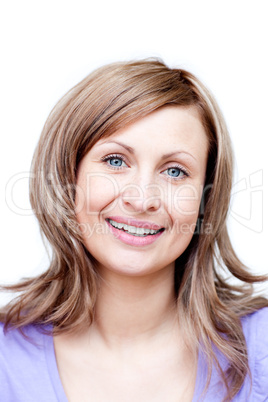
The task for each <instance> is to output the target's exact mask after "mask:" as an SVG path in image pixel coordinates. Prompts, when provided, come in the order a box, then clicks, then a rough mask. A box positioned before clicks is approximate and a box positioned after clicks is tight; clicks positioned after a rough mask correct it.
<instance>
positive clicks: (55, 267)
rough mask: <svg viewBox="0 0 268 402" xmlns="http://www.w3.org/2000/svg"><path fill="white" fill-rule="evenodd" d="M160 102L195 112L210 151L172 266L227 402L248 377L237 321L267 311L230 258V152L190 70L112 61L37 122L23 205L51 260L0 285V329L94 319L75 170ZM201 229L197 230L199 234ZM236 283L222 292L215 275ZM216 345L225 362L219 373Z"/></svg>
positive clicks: (92, 275)
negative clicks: (187, 235)
mask: <svg viewBox="0 0 268 402" xmlns="http://www.w3.org/2000/svg"><path fill="white" fill-rule="evenodd" d="M165 105H177V106H182V107H185V106H195V107H196V108H197V109H198V110H199V114H200V117H201V120H202V123H203V125H204V128H205V130H206V133H207V136H208V139H209V144H210V149H209V157H208V164H207V172H206V183H205V192H204V198H203V201H202V203H201V204H202V206H203V208H202V209H203V210H201V209H200V217H199V222H198V224H200V226H199V230H198V231H197V233H196V234H195V235H194V236H193V238H192V241H191V243H190V245H189V246H188V248H187V249H186V251H185V252H184V253H183V255H182V256H181V257H180V258H178V260H177V261H176V268H175V289H176V293H177V306H178V316H179V319H180V322H181V323H182V324H183V326H184V328H185V332H186V333H187V334H188V337H189V336H190V335H191V337H190V339H191V341H192V345H194V346H193V347H196V346H199V347H202V348H203V350H204V351H205V352H206V355H207V356H208V366H209V375H208V382H209V379H210V374H211V369H212V364H213V361H214V363H215V364H216V367H217V369H218V370H219V371H220V373H221V377H222V380H223V382H224V384H225V386H226V390H227V394H226V395H227V396H226V399H227V400H228V399H231V398H233V397H234V395H235V394H236V393H237V392H238V391H239V389H240V388H241V386H242V383H243V381H244V379H245V377H246V375H247V374H248V370H249V369H248V357H247V348H246V343H245V338H244V335H243V331H242V327H241V323H240V319H239V318H240V317H241V316H243V315H245V314H247V313H250V312H253V311H256V310H258V309H259V308H261V307H263V306H267V305H268V303H267V300H266V299H265V298H262V297H254V296H253V288H252V283H254V282H258V281H263V280H265V279H266V278H264V277H262V276H253V275H252V274H250V273H249V271H248V270H247V269H246V267H245V266H243V264H242V263H241V262H240V261H239V259H238V258H237V256H236V254H235V252H234V250H233V248H232V245H231V242H230V240H229V236H228V232H227V228H226V217H227V213H228V206H229V201H230V192H231V188H232V170H233V165H232V164H233V162H232V150H231V145H230V139H229V135H228V132H227V128H226V125H225V122H224V119H223V117H222V115H221V112H220V110H219V108H218V106H217V103H216V101H215V100H214V98H213V97H212V95H211V94H210V93H209V91H208V90H207V89H206V88H205V86H204V85H203V84H202V83H201V82H200V81H199V80H198V79H197V78H196V77H195V76H194V75H192V74H191V73H189V72H187V71H185V70H182V69H172V68H168V67H167V66H166V65H165V64H164V63H163V62H161V61H159V60H154V59H153V60H151V59H149V60H141V61H133V62H121V63H114V64H110V65H107V66H104V67H102V68H100V69H97V70H96V71H94V72H93V73H92V74H90V75H89V76H88V77H86V78H85V79H84V80H83V81H81V82H80V83H79V84H78V85H76V86H75V87H74V88H73V89H71V90H70V91H69V92H68V93H67V94H66V95H65V96H64V97H63V98H62V99H61V100H60V101H59V102H58V104H57V105H56V106H55V108H54V109H53V110H52V112H51V114H50V115H49V117H48V120H47V122H46V123H45V126H44V129H43V132H42V135H41V138H40V141H39V143H38V146H37V149H36V151H35V154H34V158H33V163H32V172H33V178H32V179H31V182H30V199H31V204H32V207H33V210H34V211H35V214H36V216H37V219H38V221H39V224H40V228H41V232H42V233H43V234H44V236H45V237H46V238H47V240H48V241H49V243H50V245H51V247H52V251H53V255H52V259H51V263H50V266H49V268H48V270H47V271H46V272H44V273H42V274H41V275H39V276H38V277H35V278H31V279H26V280H23V281H22V282H21V283H19V284H16V285H12V286H8V287H2V288H3V289H9V290H11V291H16V292H20V295H19V296H18V297H17V298H16V299H14V300H13V301H12V302H11V303H10V304H9V305H8V306H6V307H5V309H4V310H3V311H2V313H1V315H0V318H1V320H2V321H4V322H5V328H8V327H9V326H14V327H16V328H22V327H23V326H25V325H27V324H30V323H35V324H52V325H53V332H54V333H55V334H58V333H61V332H72V331H76V330H77V329H78V328H81V327H82V326H84V325H90V324H91V323H92V321H93V311H94V304H95V301H96V297H97V291H98V276H97V272H96V271H95V269H94V261H93V259H92V257H91V256H90V255H89V252H88V251H87V250H86V248H85V247H84V244H83V239H82V237H81V233H80V231H79V230H78V224H77V220H76V214H75V184H76V169H77V166H78V164H79V162H80V161H81V159H82V158H83V157H84V156H85V154H86V153H87V152H88V151H89V149H90V148H91V147H92V146H93V145H94V144H95V143H96V142H97V141H98V140H99V139H100V138H103V137H105V136H109V135H111V134H113V133H114V132H116V131H117V130H118V129H120V128H122V127H124V126H126V125H127V124H130V123H133V122H134V121H136V120H138V119H140V118H142V117H144V116H146V115H148V114H149V113H151V112H152V111H154V110H156V109H158V108H161V107H163V106H165ZM207 225H209V227H210V230H209V232H206V231H205V230H204V228H205V227H207ZM222 269H223V270H226V271H227V272H229V273H230V274H231V275H232V276H234V277H236V278H238V279H239V280H240V281H242V284H241V285H230V283H229V282H227V281H226V280H224V278H223V275H222V274H221V270H222ZM213 345H215V346H216V347H217V348H218V349H219V351H220V352H222V353H223V354H224V355H225V356H226V357H227V359H228V361H229V368H228V370H227V371H226V372H223V371H222V369H221V367H220V365H219V362H218V360H217V357H216V355H215V353H214V351H213Z"/></svg>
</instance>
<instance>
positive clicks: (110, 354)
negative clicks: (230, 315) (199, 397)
mask: <svg viewBox="0 0 268 402" xmlns="http://www.w3.org/2000/svg"><path fill="white" fill-rule="evenodd" d="M169 273H172V270H170V269H169ZM163 274H164V272H163ZM139 279H140V278H139ZM114 280H116V281H115V282H114V283H111V281H110V282H108V280H107V279H105V282H102V286H101V295H100V298H99V302H98V303H97V306H96V319H95V322H94V324H93V325H92V326H91V327H90V328H89V329H88V330H87V331H84V332H83V333H80V334H77V335H76V336H73V335H72V336H70V335H69V336H68V335H60V336H57V337H55V338H54V345H55V351H56V358H57V363H58V369H59V373H60V377H61V380H62V384H63V388H64V390H65V393H66V395H67V398H68V400H69V401H70V402H87V401H94V402H106V401H109V402H110V401H111V402H126V401H127V402H132V401H133V402H134V401H135V402H137V401H146V402H147V401H148V402H150V401H152V402H153V401H154V402H158V401H159V402H160V401H161V402H163V401H166V400H168V401H170V402H173V401H174V402H179V401H183V402H188V401H191V400H192V398H193V394H194V386H195V378H196V360H195V356H193V355H192V354H191V353H190V351H189V350H188V349H187V348H186V346H185V344H184V342H183V340H182V337H181V334H180V330H179V325H178V319H177V316H176V309H175V304H174V294H173V291H172V287H173V275H171V274H170V275H168V276H167V275H165V276H164V275H163V276H162V277H159V276H158V277H157V278H150V280H149V281H148V282H147V281H143V286H142V285H141V282H140V280H138V281H137V282H136V284H135V283H133V278H129V281H127V280H126V279H125V278H123V277H121V278H118V277H117V278H114ZM163 281H164V282H163ZM149 282H150V285H149V286H148V283H149ZM149 300H150V303H148V301H149ZM156 312H157V314H156Z"/></svg>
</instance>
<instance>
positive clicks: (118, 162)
mask: <svg viewBox="0 0 268 402" xmlns="http://www.w3.org/2000/svg"><path fill="white" fill-rule="evenodd" d="M101 159H102V161H103V162H104V163H106V164H107V165H108V166H110V167H111V168H115V169H116V168H121V167H125V166H127V164H126V163H125V162H124V159H123V157H122V156H119V155H107V156H105V157H103V158H101Z"/></svg>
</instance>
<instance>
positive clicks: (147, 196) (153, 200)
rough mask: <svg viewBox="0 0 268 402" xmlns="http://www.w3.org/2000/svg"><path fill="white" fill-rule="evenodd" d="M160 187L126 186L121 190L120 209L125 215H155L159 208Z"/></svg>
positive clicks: (154, 185)
mask: <svg viewBox="0 0 268 402" xmlns="http://www.w3.org/2000/svg"><path fill="white" fill-rule="evenodd" d="M161 195H162V191H161V188H160V186H158V185H156V184H154V183H149V184H143V185H142V184H141V183H140V184H137V183H132V184H127V185H126V186H125V187H124V188H123V189H122V190H121V207H122V209H123V212H125V213H137V214H138V213H145V212H146V213H151V214H153V213H155V212H157V211H158V210H159V209H160V207H161V199H162V197H161Z"/></svg>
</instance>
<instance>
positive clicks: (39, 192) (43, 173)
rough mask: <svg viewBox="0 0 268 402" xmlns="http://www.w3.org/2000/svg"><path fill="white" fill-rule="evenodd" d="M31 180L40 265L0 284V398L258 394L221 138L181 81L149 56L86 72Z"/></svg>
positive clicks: (257, 319)
mask: <svg viewBox="0 0 268 402" xmlns="http://www.w3.org/2000/svg"><path fill="white" fill-rule="evenodd" d="M32 170H33V178H32V181H31V188H30V197H31V203H32V207H33V209H34V211H35V213H36V216H37V218H38V220H39V223H40V227H41V231H42V233H43V234H44V235H45V237H46V238H47V239H48V241H49V243H50V244H51V246H52V250H53V255H52V259H51V264H50V267H49V269H48V270H47V271H46V272H45V273H43V274H41V275H40V276H39V277H36V278H32V279H28V280H24V281H23V282H21V283H20V284H17V285H14V286H9V289H10V290H13V291H16V292H20V295H19V296H18V298H17V299H15V300H14V301H13V302H12V303H11V304H10V305H9V306H7V307H6V308H5V309H4V310H3V311H2V313H1V321H3V323H4V329H5V330H7V329H10V331H7V332H6V335H4V334H1V345H2V346H1V370H0V373H1V374H0V376H1V377H0V378H1V380H2V381H1V384H4V388H3V389H4V391H2V392H3V395H4V400H5V401H7V400H10V401H11V400H12V401H14V400H16V401H17V400H19V401H26V400H27V401H32V400H39V401H41V400H45V401H56V400H60V401H66V400H69V401H79V402H80V401H166V400H168V401H192V400H193V401H197V400H205V401H213V402H214V401H218V400H238V401H245V400H250V401H257V400H266V398H268V381H267V380H266V378H267V375H268V340H267V335H266V334H267V330H268V323H267V319H268V309H266V308H265V307H267V306H268V302H267V300H266V299H265V298H264V297H256V296H254V295H253V290H252V284H253V283H255V282H260V281H264V280H265V279H266V278H265V277H261V276H253V275H252V274H250V273H249V272H248V270H247V269H246V267H244V266H243V264H242V263H241V262H240V261H239V259H238V258H237V256H236V255H235V253H234V251H233V249H232V246H231V243H230V240H229V237H228V233H227V228H226V216H227V212H228V205H229V200H230V191H231V187H232V153H231V146H230V140H229V136H228V133H227V129H226V126H225V123H224V120H223V117H222V115H221V113H220V111H219V108H218V106H217V104H216V102H215V100H214V99H213V97H212V96H211V94H210V93H209V92H208V90H207V89H206V88H205V87H204V86H203V85H202V84H201V83H200V82H199V81H198V80H197V79H196V77H194V76H193V75H192V74H190V73H189V72H187V71H184V70H178V69H170V68H168V67H167V66H165V65H164V64H163V63H162V62H160V61H157V60H144V61H137V62H129V63H116V64H111V65H108V66H105V67H103V68H100V69H98V70H96V71H95V72H93V73H92V74H91V75H89V76H88V77H86V78H85V79H84V80H83V81H82V82H81V83H79V84H78V85H77V86H75V87H74V88H73V89H72V90H71V91H70V92H69V93H67V95H65V96H64V97H63V98H62V100H60V102H59V103H58V104H57V105H56V107H55V108H54V110H53V111H52V112H51V114H50V116H49V118H48V120H47V122H46V124H45V127H44V130H43V133H42V136H41V138H40V141H39V144H38V147H37V149H36V152H35V155H34V159H33V166H32ZM224 270H226V271H227V272H228V273H229V274H231V275H232V276H234V277H236V278H238V279H239V280H240V281H241V285H231V284H230V283H229V282H227V281H226V280H225V279H224V276H223V273H224ZM256 328H258V332H256ZM20 330H22V331H23V332H24V334H25V335H26V336H27V337H28V338H30V340H31V341H30V342H29V339H25V338H24V337H23V336H22V335H21V331H20ZM49 335H53V337H52V336H49ZM42 398H43V399H42Z"/></svg>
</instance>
